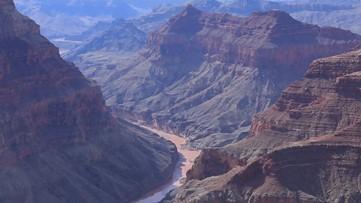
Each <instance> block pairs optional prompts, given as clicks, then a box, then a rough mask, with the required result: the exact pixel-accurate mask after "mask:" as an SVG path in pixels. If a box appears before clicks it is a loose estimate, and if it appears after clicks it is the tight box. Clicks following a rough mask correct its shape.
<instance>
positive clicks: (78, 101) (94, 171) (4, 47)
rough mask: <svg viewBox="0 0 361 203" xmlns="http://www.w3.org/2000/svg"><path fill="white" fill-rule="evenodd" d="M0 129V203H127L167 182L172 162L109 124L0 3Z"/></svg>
mask: <svg viewBox="0 0 361 203" xmlns="http://www.w3.org/2000/svg"><path fill="white" fill-rule="evenodd" d="M118 116H119V115H118ZM120 117H121V116H120ZM0 126H1V127H0V139H1V144H0V180H1V184H0V202H29V203H31V202H40V203H41V202H44V203H45V202H46V203H47V202H130V201H132V200H135V199H137V198H139V197H140V196H142V195H144V194H146V193H148V192H150V191H151V190H153V188H155V187H158V186H160V185H162V184H164V183H165V182H168V181H169V179H170V178H171V177H172V174H173V170H174V168H175V166H176V163H177V161H178V158H179V157H178V153H177V149H176V146H175V145H173V144H171V143H170V142H169V141H167V140H165V139H163V138H161V137H159V136H158V135H155V134H154V133H152V132H150V131H147V130H145V129H142V128H140V127H137V126H135V125H133V124H131V123H129V122H126V121H125V120H122V119H121V118H115V117H113V116H112V114H111V112H110V110H109V108H108V107H106V106H105V101H104V99H103V97H102V93H101V90H100V87H99V86H98V85H96V84H95V83H94V82H93V81H90V80H87V79H86V78H85V77H84V76H83V75H82V74H81V72H80V71H79V70H78V69H77V68H76V67H75V66H74V64H72V63H69V62H66V61H65V60H63V59H62V58H61V57H60V54H59V49H58V48H56V47H55V46H54V45H53V44H51V43H50V42H49V41H48V40H47V39H46V38H45V37H43V36H42V35H41V34H40V27H39V26H38V25H37V24H36V23H35V22H34V21H33V20H31V19H29V18H28V17H25V16H23V15H22V14H20V13H19V12H18V11H17V10H16V8H15V5H14V2H13V1H12V0H0Z"/></svg>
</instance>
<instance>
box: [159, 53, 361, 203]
mask: <svg viewBox="0 0 361 203" xmlns="http://www.w3.org/2000/svg"><path fill="white" fill-rule="evenodd" d="M360 71H361V51H353V52H349V53H346V54H342V55H338V56H333V57H329V58H323V59H319V60H316V61H315V62H313V63H312V64H311V65H310V68H309V70H308V71H307V73H306V74H305V77H304V79H303V80H300V81H297V82H295V83H293V84H292V85H290V86H289V87H288V88H287V89H286V90H285V91H284V93H283V94H282V96H281V98H280V99H279V100H278V101H277V102H276V104H275V105H273V106H272V107H270V108H269V109H268V110H266V111H265V112H263V113H260V114H258V115H256V117H255V119H254V121H253V123H252V128H251V133H250V136H249V137H248V138H246V139H244V140H242V141H240V142H239V143H237V144H234V145H231V146H229V147H226V148H224V149H220V150H214V151H212V153H202V157H200V158H199V159H198V161H197V163H196V165H195V166H194V168H193V169H192V171H190V172H189V174H191V176H189V179H191V180H189V181H188V183H187V184H186V185H185V186H183V187H182V188H181V189H180V190H179V191H178V194H173V197H172V196H171V195H170V197H168V199H172V198H174V199H173V200H174V202H360V201H361V191H360V189H359V185H360V168H361V165H360V155H361V154H360V153H361V148H360V143H361V137H360V132H361V131H360V130H361V128H360V118H361V116H360V115H361V112H360V107H361V100H360V99H361V97H360ZM217 151H218V152H217ZM213 157H214V158H213ZM220 157H221V158H220ZM213 159H215V160H238V161H239V163H238V164H237V165H233V167H228V168H227V171H226V172H223V173H222V172H221V173H213V174H210V173H209V171H210V170H211V167H213V168H214V167H215V166H210V167H206V165H205V164H204V163H207V162H206V161H207V160H213ZM233 162H235V161H233ZM228 163H229V162H228ZM227 165H228V166H229V164H220V165H219V166H218V168H224V167H225V166H227ZM216 168H217V167H216ZM213 171H215V169H213ZM218 172H219V171H218ZM206 174H209V175H208V176H207V175H206ZM214 175H215V176H214ZM211 176H213V177H211ZM164 202H167V200H164Z"/></svg>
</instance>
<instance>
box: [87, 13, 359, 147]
mask: <svg viewBox="0 0 361 203" xmlns="http://www.w3.org/2000/svg"><path fill="white" fill-rule="evenodd" d="M359 43H360V36H358V35H356V34H353V33H351V32H349V31H344V30H340V29H336V28H320V27H318V26H315V25H309V24H304V23H301V22H299V21H297V20H295V19H293V18H292V17H290V16H289V15H288V14H287V13H284V12H280V11H270V12H265V13H255V14H253V15H251V16H250V17H244V18H241V17H235V16H232V15H229V14H215V13H206V12H202V11H200V10H198V9H196V8H194V7H192V6H188V7H187V8H186V9H184V10H183V11H182V12H181V13H180V14H178V15H177V16H175V17H174V18H171V19H170V20H169V21H168V22H167V23H166V24H165V25H164V26H162V27H161V28H160V29H159V30H158V31H156V32H153V33H151V34H150V35H149V37H148V40H147V48H146V49H145V50H142V51H140V52H139V54H136V55H133V56H130V57H125V58H123V57H124V55H118V56H116V55H115V54H114V53H109V54H108V55H107V54H106V53H105V54H104V53H103V54H102V53H100V52H94V53H99V54H100V55H95V54H93V55H91V54H89V55H87V56H86V57H88V58H85V60H84V61H83V62H80V65H81V67H82V71H83V72H84V73H85V74H86V75H88V76H89V77H92V78H93V79H95V80H97V81H99V83H100V84H101V86H102V87H103V90H104V94H105V98H106V100H107V102H108V104H110V105H113V106H114V108H115V110H117V111H118V112H120V113H122V114H124V113H127V114H128V115H129V116H128V118H133V119H137V120H139V119H141V120H145V121H146V122H148V123H149V124H152V125H154V126H157V127H159V128H162V129H165V130H167V131H171V132H175V133H177V134H181V135H184V136H185V137H187V138H189V140H190V144H191V145H192V146H193V147H197V148H206V147H218V146H224V145H226V144H230V143H233V142H236V141H238V140H240V139H242V138H243V137H244V136H245V135H246V134H247V132H248V130H249V126H250V123H251V118H252V116H253V115H254V114H255V113H257V112H260V111H263V110H264V109H266V108H267V107H269V106H270V105H271V104H272V103H274V101H275V100H276V98H277V97H278V96H279V95H280V93H281V91H282V89H284V88H285V87H286V86H287V85H288V84H289V83H291V82H293V81H294V80H296V79H298V78H301V77H302V75H303V74H304V72H305V70H306V67H307V65H308V64H309V63H310V62H311V61H312V60H314V59H316V58H318V57H322V56H329V55H332V54H335V53H340V52H343V51H345V50H351V49H352V48H354V47H355V46H356V45H358V44H359ZM104 61H106V62H105V63H106V65H101V63H102V62H104Z"/></svg>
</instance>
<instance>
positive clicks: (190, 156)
mask: <svg viewBox="0 0 361 203" xmlns="http://www.w3.org/2000/svg"><path fill="white" fill-rule="evenodd" d="M137 125H138V126H140V127H143V128H145V129H147V130H149V131H152V132H154V133H156V134H158V135H159V136H161V137H163V138H165V139H167V140H169V141H171V142H173V143H174V144H175V145H176V147H177V149H178V152H179V154H180V156H179V157H180V158H179V161H178V163H177V166H176V169H175V170H174V173H173V178H172V180H171V181H169V183H167V184H165V185H164V186H162V187H160V188H157V189H156V190H154V191H153V192H151V193H149V194H148V195H146V196H145V197H144V198H142V199H141V200H139V201H136V203H157V202H159V201H161V200H162V199H163V198H164V197H165V196H166V194H167V193H168V192H170V191H171V190H173V189H174V188H176V187H179V186H181V185H182V180H184V179H185V178H186V173H187V171H188V170H189V169H191V168H192V166H193V163H194V160H195V159H196V158H197V157H198V156H199V154H200V151H198V150H190V149H187V148H185V147H184V145H185V144H186V139H185V138H182V137H179V136H177V135H174V134H170V133H166V132H163V131H161V130H157V129H154V128H150V127H147V126H142V125H139V124H137Z"/></svg>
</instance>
